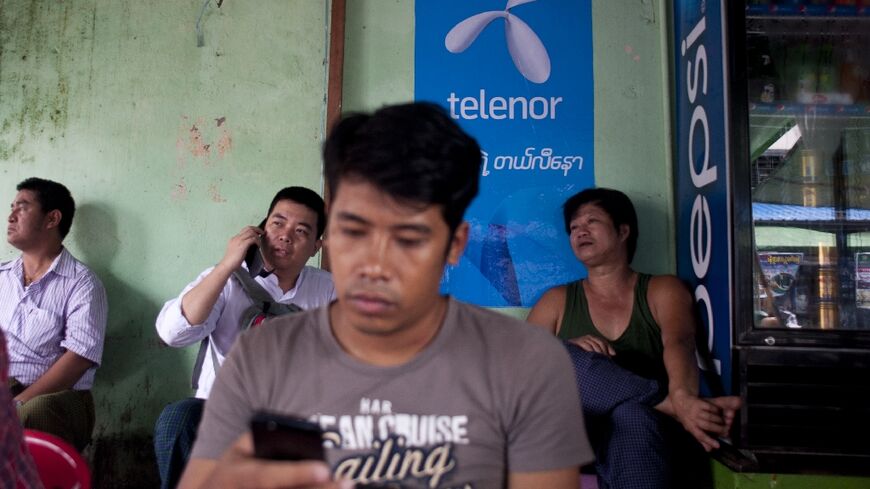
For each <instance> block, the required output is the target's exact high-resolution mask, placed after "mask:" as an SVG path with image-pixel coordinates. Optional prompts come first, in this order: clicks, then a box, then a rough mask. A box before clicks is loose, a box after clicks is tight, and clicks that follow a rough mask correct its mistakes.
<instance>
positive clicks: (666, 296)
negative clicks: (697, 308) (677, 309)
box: [647, 275, 691, 302]
mask: <svg viewBox="0 0 870 489" xmlns="http://www.w3.org/2000/svg"><path fill="white" fill-rule="evenodd" d="M647 298H649V300H650V301H651V302H659V301H665V302H684V301H691V295H690V294H689V288H688V287H686V284H685V283H684V282H683V281H682V280H680V279H679V277H677V276H675V275H653V276H652V277H650V280H649V289H648V290H647Z"/></svg>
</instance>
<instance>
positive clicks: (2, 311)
mask: <svg viewBox="0 0 870 489" xmlns="http://www.w3.org/2000/svg"><path fill="white" fill-rule="evenodd" d="M17 190H18V194H17V195H16V196H15V200H13V202H12V206H11V212H10V214H9V218H8V224H7V228H6V239H7V241H8V242H9V244H11V245H12V246H14V247H15V248H17V249H19V250H21V255H20V256H19V257H18V258H16V259H14V260H12V261H9V262H5V263H2V264H0V328H2V330H3V333H4V334H5V335H6V339H7V344H8V348H9V387H10V388H11V390H12V393H13V395H14V396H15V404H16V406H17V408H18V416H19V418H21V422H22V423H23V424H24V427H25V428H32V429H36V430H40V431H45V432H48V433H52V434H54V435H57V436H60V437H61V438H63V439H65V440H67V441H69V442H70V443H72V444H73V445H75V446H76V448H78V449H79V450H81V449H82V448H84V447H85V446H86V445H87V444H88V442H90V438H91V432H92V431H93V428H94V400H93V397H92V396H91V392H90V389H91V386H92V385H93V383H94V373H95V371H96V369H97V367H98V366H99V363H100V359H101V357H102V354H103V340H104V336H105V332H106V313H107V306H106V291H105V289H104V288H103V284H102V283H101V282H100V280H99V279H98V278H97V276H96V275H94V273H93V272H91V271H90V270H89V269H88V268H87V267H86V266H85V265H83V264H82V263H81V262H79V261H78V260H76V259H75V257H73V256H72V255H71V254H70V252H69V251H68V250H67V249H66V248H65V247H64V246H63V239H64V238H65V237H66V235H67V233H68V232H69V230H70V226H71V225H72V220H73V214H74V213H75V202H74V201H73V198H72V195H70V192H69V190H67V188H66V187H64V186H63V185H61V184H59V183H57V182H52V181H50V180H43V179H41V178H28V179H26V180H24V181H23V182H21V183H20V184H18V187H17Z"/></svg>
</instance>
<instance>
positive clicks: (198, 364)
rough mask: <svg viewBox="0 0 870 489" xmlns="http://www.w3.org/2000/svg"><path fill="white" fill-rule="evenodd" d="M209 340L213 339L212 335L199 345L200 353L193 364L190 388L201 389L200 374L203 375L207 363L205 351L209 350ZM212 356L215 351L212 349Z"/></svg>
mask: <svg viewBox="0 0 870 489" xmlns="http://www.w3.org/2000/svg"><path fill="white" fill-rule="evenodd" d="M209 338H211V335H208V336H206V337H205V338H203V339H202V341H201V342H200V343H199V351H198V352H197V353H196V361H195V362H194V363H193V373H191V376H190V386H191V387H193V388H194V389H199V374H201V373H202V364H203V363H204V362H205V351H206V350H208V340H209ZM212 354H214V349H212ZM212 360H214V359H212Z"/></svg>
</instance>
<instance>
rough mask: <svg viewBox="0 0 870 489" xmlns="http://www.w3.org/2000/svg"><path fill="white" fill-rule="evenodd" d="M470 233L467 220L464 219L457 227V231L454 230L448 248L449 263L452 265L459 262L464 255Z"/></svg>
mask: <svg viewBox="0 0 870 489" xmlns="http://www.w3.org/2000/svg"><path fill="white" fill-rule="evenodd" d="M468 233H469V226H468V223H467V222H466V221H462V223H461V224H459V226H458V227H457V228H456V231H454V232H453V237H451V238H450V244H449V245H448V248H447V263H448V264H450V265H456V264H458V263H459V259H460V258H461V257H462V253H463V252H464V251H465V245H467V244H468Z"/></svg>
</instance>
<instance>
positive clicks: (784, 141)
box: [745, 0, 870, 332]
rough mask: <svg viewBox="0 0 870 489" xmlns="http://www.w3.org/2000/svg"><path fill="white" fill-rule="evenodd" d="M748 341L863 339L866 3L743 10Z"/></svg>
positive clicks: (869, 237)
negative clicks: (811, 336)
mask: <svg viewBox="0 0 870 489" xmlns="http://www.w3.org/2000/svg"><path fill="white" fill-rule="evenodd" d="M745 56H746V59H745V63H746V65H745V66H746V69H747V85H748V86H747V87H746V88H747V90H748V98H749V100H748V106H749V153H750V161H751V177H750V178H751V189H752V190H751V195H752V221H753V236H752V238H753V251H754V256H753V260H754V263H753V274H752V276H753V282H754V283H753V284H752V287H754V295H753V296H754V301H753V307H754V311H753V312H754V328H755V329H756V330H776V329H788V330H808V331H813V332H820V331H851V330H870V0H868V1H865V2H863V3H862V2H861V1H859V0H852V1H846V0H842V1H811V0H806V1H798V0H781V1H778V2H776V1H750V2H749V5H748V6H747V15H746V54H745Z"/></svg>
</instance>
